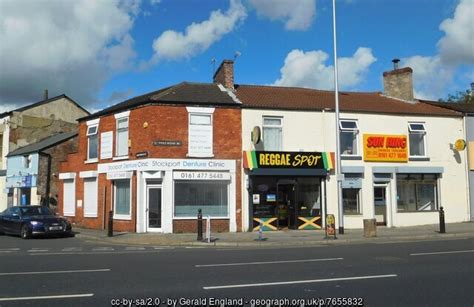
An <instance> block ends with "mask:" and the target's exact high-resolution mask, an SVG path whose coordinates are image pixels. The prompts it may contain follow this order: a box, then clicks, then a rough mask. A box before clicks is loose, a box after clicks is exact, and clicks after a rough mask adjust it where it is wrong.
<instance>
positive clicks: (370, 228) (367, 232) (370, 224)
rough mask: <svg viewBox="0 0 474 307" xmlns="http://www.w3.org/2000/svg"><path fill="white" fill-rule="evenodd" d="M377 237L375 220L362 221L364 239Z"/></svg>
mask: <svg viewBox="0 0 474 307" xmlns="http://www.w3.org/2000/svg"><path fill="white" fill-rule="evenodd" d="M376 236H377V221H376V220H375V219H365V220H364V237H366V238H371V237H376Z"/></svg>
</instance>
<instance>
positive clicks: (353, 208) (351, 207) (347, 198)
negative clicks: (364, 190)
mask: <svg viewBox="0 0 474 307" xmlns="http://www.w3.org/2000/svg"><path fill="white" fill-rule="evenodd" d="M342 204H343V208H344V214H362V211H361V208H360V189H342Z"/></svg>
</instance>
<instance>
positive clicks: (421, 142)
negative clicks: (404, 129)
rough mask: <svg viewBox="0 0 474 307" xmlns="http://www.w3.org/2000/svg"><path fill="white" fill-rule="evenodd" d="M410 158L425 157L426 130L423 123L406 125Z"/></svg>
mask: <svg viewBox="0 0 474 307" xmlns="http://www.w3.org/2000/svg"><path fill="white" fill-rule="evenodd" d="M408 133H409V146H410V157H425V156H426V144H425V143H426V138H425V136H426V128H425V124H424V123H408Z"/></svg>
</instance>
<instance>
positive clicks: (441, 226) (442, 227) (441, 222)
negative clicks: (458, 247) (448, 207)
mask: <svg viewBox="0 0 474 307" xmlns="http://www.w3.org/2000/svg"><path fill="white" fill-rule="evenodd" d="M439 233H446V225H445V223H444V209H443V207H440V208H439Z"/></svg>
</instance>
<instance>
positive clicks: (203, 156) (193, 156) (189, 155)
mask: <svg viewBox="0 0 474 307" xmlns="http://www.w3.org/2000/svg"><path fill="white" fill-rule="evenodd" d="M186 157H187V158H214V155H213V154H210V155H192V154H187V155H186Z"/></svg>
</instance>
